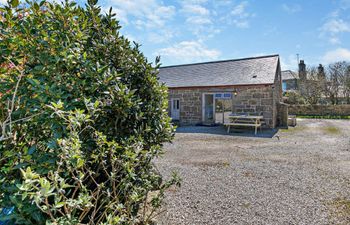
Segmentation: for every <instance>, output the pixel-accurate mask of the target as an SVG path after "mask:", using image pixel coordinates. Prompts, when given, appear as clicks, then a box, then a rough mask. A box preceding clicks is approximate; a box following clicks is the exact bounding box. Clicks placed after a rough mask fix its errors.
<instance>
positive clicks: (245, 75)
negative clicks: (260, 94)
mask: <svg viewBox="0 0 350 225" xmlns="http://www.w3.org/2000/svg"><path fill="white" fill-rule="evenodd" d="M278 61H279V56H278V55H269V56H261V57H254V58H245V59H236V60H225V61H214V62H205V63H195V64H184V65H177V66H166V67H161V68H160V69H159V75H158V76H159V80H160V82H162V83H165V84H166V85H167V86H168V87H200V86H225V85H250V84H272V83H274V80H275V74H276V70H277V66H278Z"/></svg>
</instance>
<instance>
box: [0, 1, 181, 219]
mask: <svg viewBox="0 0 350 225" xmlns="http://www.w3.org/2000/svg"><path fill="white" fill-rule="evenodd" d="M96 4H97V1H95V0H90V1H88V3H87V4H86V6H85V7H80V6H77V5H76V4H75V3H74V2H68V1H66V2H64V3H62V4H58V3H50V2H46V1H42V2H37V1H30V0H28V1H26V2H25V3H23V4H19V2H18V1H17V0H12V1H11V4H9V5H7V6H4V7H1V8H0V40H1V42H0V51H1V54H0V65H2V66H1V69H0V93H1V95H0V99H1V101H0V106H1V110H0V122H1V127H0V128H1V134H0V209H1V208H9V207H14V212H13V213H12V214H11V215H10V216H5V217H3V218H0V220H1V219H3V220H4V219H7V220H11V221H12V222H14V223H16V224H78V223H83V224H147V223H150V221H151V219H152V217H153V216H154V215H155V211H156V210H157V208H159V207H160V204H161V200H162V198H163V196H164V190H165V189H166V188H167V187H169V186H170V185H172V184H178V181H179V180H178V178H177V177H176V175H174V176H173V177H172V178H171V179H170V180H169V181H163V180H162V177H161V176H160V174H159V173H158V172H157V171H156V168H155V166H154V165H153V163H152V160H153V159H154V158H155V157H157V156H159V155H160V154H162V143H164V142H169V141H171V139H172V137H173V127H172V125H171V123H170V119H169V118H168V116H167V113H166V109H167V94H166V93H167V90H166V88H165V87H164V86H163V85H161V84H159V83H158V80H157V70H158V67H159V60H158V59H157V60H156V63H155V66H153V65H152V64H151V63H148V62H147V60H146V58H145V57H144V55H143V54H142V53H141V52H140V50H139V46H138V45H137V44H136V43H134V44H131V43H130V42H129V41H128V40H127V39H126V38H124V37H123V36H121V35H120V33H119V30H120V26H119V24H118V21H116V20H115V19H114V15H113V14H112V13H111V10H110V12H109V13H107V14H105V15H102V13H101V9H100V7H98V6H97V5H96Z"/></svg>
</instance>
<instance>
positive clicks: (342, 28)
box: [322, 18, 350, 34]
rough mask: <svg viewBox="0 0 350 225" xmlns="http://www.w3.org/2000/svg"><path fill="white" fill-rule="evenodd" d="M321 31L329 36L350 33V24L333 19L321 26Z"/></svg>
mask: <svg viewBox="0 0 350 225" xmlns="http://www.w3.org/2000/svg"><path fill="white" fill-rule="evenodd" d="M322 30H323V31H324V32H329V33H331V34H337V33H341V32H350V24H349V23H347V22H345V21H344V20H342V19H337V18H333V19H331V20H328V21H327V22H326V23H325V24H323V26H322Z"/></svg>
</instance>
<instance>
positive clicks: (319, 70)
mask: <svg viewBox="0 0 350 225" xmlns="http://www.w3.org/2000/svg"><path fill="white" fill-rule="evenodd" d="M317 78H318V79H319V80H324V79H325V78H326V74H325V72H324V68H323V66H322V64H320V65H319V66H318V67H317Z"/></svg>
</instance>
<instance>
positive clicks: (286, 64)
mask: <svg viewBox="0 0 350 225" xmlns="http://www.w3.org/2000/svg"><path fill="white" fill-rule="evenodd" d="M280 60H281V69H282V70H293V71H295V70H296V69H297V67H298V62H297V57H296V55H293V54H290V55H288V56H287V57H284V56H281V57H280Z"/></svg>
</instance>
